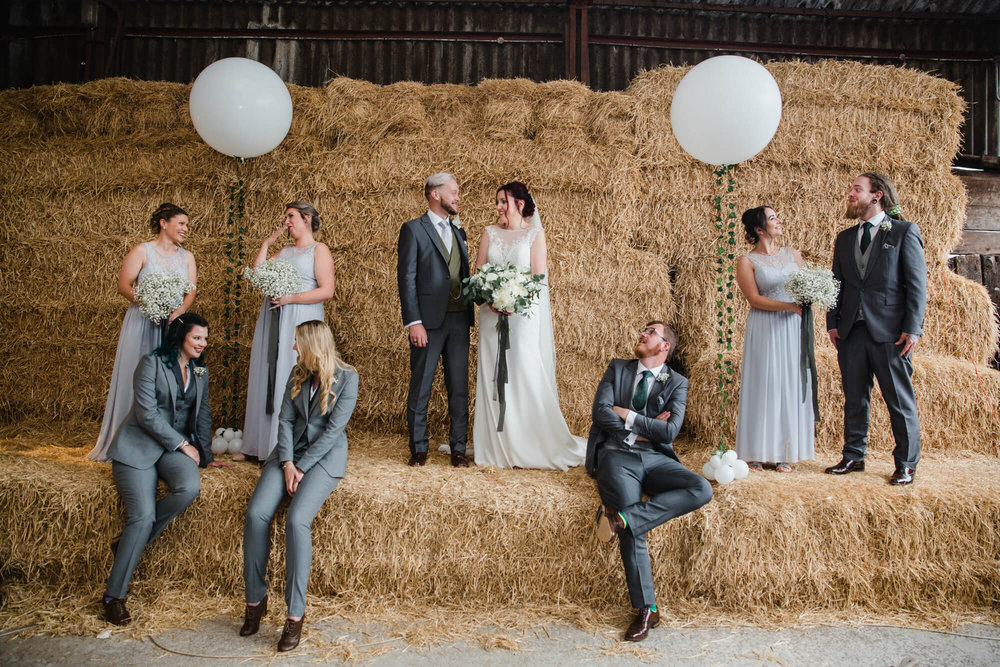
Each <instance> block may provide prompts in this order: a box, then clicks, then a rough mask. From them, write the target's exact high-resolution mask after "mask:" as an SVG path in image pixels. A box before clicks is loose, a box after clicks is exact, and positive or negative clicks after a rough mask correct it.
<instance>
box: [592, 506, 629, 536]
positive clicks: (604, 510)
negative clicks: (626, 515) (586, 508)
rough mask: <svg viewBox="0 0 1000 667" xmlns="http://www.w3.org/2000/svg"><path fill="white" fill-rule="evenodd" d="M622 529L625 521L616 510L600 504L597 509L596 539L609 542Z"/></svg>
mask: <svg viewBox="0 0 1000 667" xmlns="http://www.w3.org/2000/svg"><path fill="white" fill-rule="evenodd" d="M623 530H625V522H624V521H622V518H621V516H619V515H618V512H616V511H615V510H613V509H611V508H610V507H608V506H607V505H601V506H600V507H599V508H598V509H597V539H599V540H600V541H601V542H610V541H611V540H613V539H614V538H615V536H616V535H617V534H618V533H619V532H621V531H623Z"/></svg>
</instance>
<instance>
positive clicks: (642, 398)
mask: <svg viewBox="0 0 1000 667" xmlns="http://www.w3.org/2000/svg"><path fill="white" fill-rule="evenodd" d="M651 377H653V371H643V372H642V377H641V378H640V379H639V384H638V385H636V387H635V394H633V395H632V409H633V410H635V411H636V412H642V411H643V410H645V409H646V399H647V398H649V378H651Z"/></svg>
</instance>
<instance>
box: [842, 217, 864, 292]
mask: <svg viewBox="0 0 1000 667" xmlns="http://www.w3.org/2000/svg"><path fill="white" fill-rule="evenodd" d="M860 228H861V223H858V224H856V225H854V226H852V227H850V228H849V229H848V230H847V232H846V234H847V237H846V239H845V240H846V241H847V243H845V244H843V246H842V249H841V251H840V252H841V253H842V254H844V255H847V256H846V257H844V258H842V263H843V264H849V265H850V266H852V267H854V275H855V276H857V278H858V282H861V280H862V276H861V268H860V267H859V266H858V258H857V255H856V254H855V252H854V249H855V248H858V247H860V246H858V229H860Z"/></svg>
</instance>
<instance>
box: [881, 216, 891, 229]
mask: <svg viewBox="0 0 1000 667" xmlns="http://www.w3.org/2000/svg"><path fill="white" fill-rule="evenodd" d="M878 228H879V229H881V230H882V231H883V232H887V231H889V230H890V229H892V223H891V222H889V218H884V219H883V220H882V222H881V224H879V226H878Z"/></svg>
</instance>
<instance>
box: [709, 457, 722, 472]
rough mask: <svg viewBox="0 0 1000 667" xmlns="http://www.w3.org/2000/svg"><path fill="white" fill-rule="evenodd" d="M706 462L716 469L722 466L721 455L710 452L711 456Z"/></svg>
mask: <svg viewBox="0 0 1000 667" xmlns="http://www.w3.org/2000/svg"><path fill="white" fill-rule="evenodd" d="M708 463H709V465H711V466H712V468H713V469H716V470H717V469H718V468H719V467H721V466H722V457H721V456H720V455H718V454H712V458H710V459H709V460H708Z"/></svg>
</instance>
